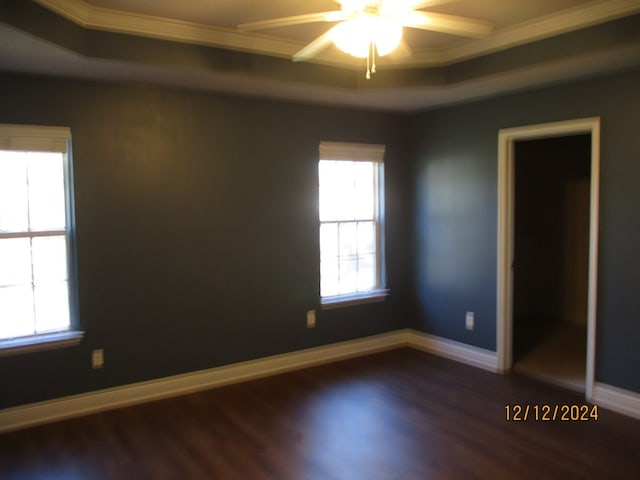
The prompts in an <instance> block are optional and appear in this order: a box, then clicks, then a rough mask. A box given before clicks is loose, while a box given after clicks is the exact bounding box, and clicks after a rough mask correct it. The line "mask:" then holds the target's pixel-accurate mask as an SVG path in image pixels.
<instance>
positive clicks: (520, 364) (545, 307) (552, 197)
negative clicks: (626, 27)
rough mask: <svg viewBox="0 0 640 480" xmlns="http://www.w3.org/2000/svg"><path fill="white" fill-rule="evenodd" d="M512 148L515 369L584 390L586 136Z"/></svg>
mask: <svg viewBox="0 0 640 480" xmlns="http://www.w3.org/2000/svg"><path fill="white" fill-rule="evenodd" d="M514 148H515V149H514V167H515V168H514V176H515V185H514V195H515V198H514V208H515V211H514V237H513V241H514V245H513V253H514V262H513V320H512V321H513V370H514V371H517V372H520V373H524V374H527V375H530V376H534V377H536V378H539V379H541V380H544V381H547V382H550V383H554V384H556V385H559V386H562V387H565V388H570V389H573V390H577V391H580V392H584V385H585V374H586V371H585V368H586V356H587V285H588V273H589V272H588V262H589V195H590V178H591V135H590V134H578V135H571V136H562V137H551V138H539V139H532V140H518V141H516V142H515V146H514Z"/></svg>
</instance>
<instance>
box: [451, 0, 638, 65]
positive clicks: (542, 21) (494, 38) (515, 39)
mask: <svg viewBox="0 0 640 480" xmlns="http://www.w3.org/2000/svg"><path fill="white" fill-rule="evenodd" d="M639 12H640V2H638V0H609V1H606V2H602V1H595V2H591V3H588V4H586V5H582V6H578V7H574V8H570V9H567V10H563V11H561V12H559V13H557V14H553V15H547V16H544V17H541V18H536V19H533V20H530V21H527V22H523V23H520V24H518V25H515V26H513V27H511V28H505V29H502V30H499V31H497V32H496V33H495V34H494V35H491V36H489V37H486V38H483V39H480V40H478V41H475V42H472V43H468V44H463V45H460V46H458V47H453V48H451V49H449V50H448V52H447V53H448V55H447V60H448V62H450V63H453V62H456V61H460V60H466V59H469V58H472V57H476V56H480V55H486V54H489V53H494V52H496V51H499V50H505V49H507V48H511V47H516V46H519V45H524V44H525V43H530V42H534V41H538V40H543V39H545V38H549V37H553V36H555V35H560V34H563V33H568V32H572V31H575V30H580V29H582V28H587V27H591V26H594V25H597V24H600V23H605V22H608V21H611V20H615V19H618V18H622V17H625V16H628V15H633V14H635V13H639Z"/></svg>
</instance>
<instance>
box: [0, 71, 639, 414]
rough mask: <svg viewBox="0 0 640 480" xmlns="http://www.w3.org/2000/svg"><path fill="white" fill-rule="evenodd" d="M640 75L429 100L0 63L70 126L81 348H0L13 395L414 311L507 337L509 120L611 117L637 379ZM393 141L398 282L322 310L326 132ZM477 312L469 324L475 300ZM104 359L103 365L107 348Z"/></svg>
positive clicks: (603, 255) (618, 321)
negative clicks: (219, 85) (346, 105)
mask: <svg viewBox="0 0 640 480" xmlns="http://www.w3.org/2000/svg"><path fill="white" fill-rule="evenodd" d="M638 85H640V72H635V73H626V74H619V75H614V76H610V77H603V78H598V79H593V80H588V81H584V82H580V83H574V84H571V85H563V86H556V87H552V88H546V89H542V90H538V91H533V92H529V93H522V94H517V95H509V96H504V97H501V98H496V99H492V100H487V101H481V102H475V103H469V104H466V105H461V106H455V107H450V108H446V109H440V110H435V111H429V112H424V113H421V114H416V115H391V114H383V113H375V112H363V111H357V110H350V109H336V108H324V107H321V106H306V105H296V104H290V103H286V102H275V101H267V100H256V99H251V98H241V97H233V96H226V95H214V94H205V93H197V92H186V91H180V90H171V89H165V88H152V87H140V86H132V85H118V84H106V83H98V82H82V81H73V80H64V79H55V78H45V77H27V76H14V75H9V74H0V92H2V93H1V95H0V122H1V123H18V124H20V123H22V124H44V125H68V126H70V127H71V128H72V132H73V147H74V161H75V165H74V173H75V182H76V183H75V186H76V203H77V209H76V214H77V241H78V275H79V284H80V289H79V295H80V318H81V322H82V327H83V328H84V329H85V331H86V332H87V334H86V338H85V340H84V341H83V342H82V344H81V345H80V346H78V347H73V348H66V349H61V350H53V351H47V352H40V353H31V354H24V355H17V356H10V357H0V379H1V380H2V381H1V385H2V386H1V387H0V408H2V407H9V406H12V405H18V404H23V403H29V402H34V401H40V400H46V399H49V398H54V397H58V396H63V395H69V394H74V393H81V392H86V391H90V390H94V389H99V388H105V387H111V386H115V385H122V384H126V383H130V382H135V381H141V380H147V379H153V378H158V377H163V376H167V375H172V374H178V373H183V372H188V371H193V370H197V369H202V368H210V367H214V366H218V365H223V364H228V363H231V362H236V361H241V360H247V359H252V358H258V357H262V356H265V355H270V354H276V353H282V352H288V351H293V350H296V349H301V348H307V347H312V346H316V345H323V344H327V343H331V342H335V341H340V340H347V339H352V338H358V337H363V336H367V335H371V334H376V333H381V332H385V331H391V330H395V329H398V328H403V327H413V328H416V329H419V330H422V331H426V332H430V333H433V334H435V335H440V336H442V337H445V338H450V339H454V340H458V341H461V342H465V343H468V344H470V345H476V346H479V347H483V348H487V349H490V350H495V347H496V343H495V337H496V326H495V325H496V228H497V224H496V212H497V134H498V130H499V129H500V128H507V127H513V126H520V125H528V124H534V123H540V122H550V121H556V120H566V119H570V118H578V117H586V116H594V115H597V116H601V118H602V168H601V174H602V186H601V225H600V245H601V247H600V265H599V297H598V332H597V334H598V340H597V360H596V361H597V372H596V376H597V380H598V381H601V382H605V383H608V384H611V385H614V386H618V387H621V388H626V389H629V390H632V391H636V392H640V376H639V375H638V374H637V369H638V366H640V349H639V348H638V345H640V323H639V322H638V321H637V312H638V311H640V296H638V295H637V287H638V285H640V269H639V268H638V266H639V265H640V250H638V248H637V245H639V244H640V216H639V215H638V213H637V206H638V205H639V204H640V189H639V188H638V178H639V177H640V161H639V160H640V135H638V132H637V126H638V125H640V89H639V88H638ZM321 140H335V141H352V142H372V143H385V144H386V145H387V147H388V155H387V159H386V196H387V226H386V233H387V245H386V247H387V251H386V255H387V270H388V278H389V287H390V288H391V291H392V295H391V298H390V299H389V300H388V301H387V302H384V303H381V304H371V305H365V306H359V307H350V308H345V309H338V310H330V311H329V310H328V311H322V312H319V316H318V326H317V328H316V329H315V330H307V329H306V328H305V312H306V310H307V309H310V308H317V306H318V290H319V285H318V282H319V271H318V268H319V267H318V239H317V192H316V189H317V145H318V143H319V142H320V141H321ZM466 310H472V311H474V312H476V318H477V325H476V330H475V331H474V332H468V331H466V330H465V329H464V312H465V311H466ZM100 347H101V348H104V349H105V361H106V364H105V368H103V369H102V370H97V371H94V370H92V369H91V367H90V352H91V350H92V349H93V348H100Z"/></svg>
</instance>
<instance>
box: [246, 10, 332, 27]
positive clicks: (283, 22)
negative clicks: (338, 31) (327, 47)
mask: <svg viewBox="0 0 640 480" xmlns="http://www.w3.org/2000/svg"><path fill="white" fill-rule="evenodd" d="M340 20H344V14H343V12H341V11H340V10H335V11H333V12H319V13H307V14H304V15H294V16H292V17H282V18H273V19H271V20H259V21H257V22H247V23H241V24H240V25H238V30H243V31H249V30H263V29H265V28H277V27H288V26H290V25H301V24H304V23H315V22H339V21H340Z"/></svg>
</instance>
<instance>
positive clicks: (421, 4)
mask: <svg viewBox="0 0 640 480" xmlns="http://www.w3.org/2000/svg"><path fill="white" fill-rule="evenodd" d="M457 1H458V0H422V1H419V0H417V1H416V2H414V3H413V5H412V6H411V8H413V9H414V10H422V9H423V8H427V7H434V6H436V5H443V4H445V3H453V2H457Z"/></svg>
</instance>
